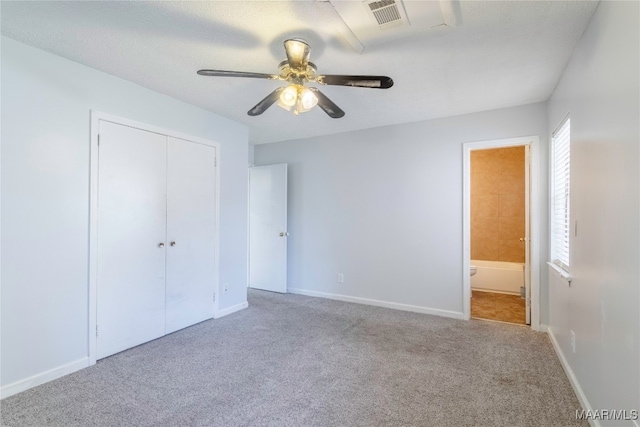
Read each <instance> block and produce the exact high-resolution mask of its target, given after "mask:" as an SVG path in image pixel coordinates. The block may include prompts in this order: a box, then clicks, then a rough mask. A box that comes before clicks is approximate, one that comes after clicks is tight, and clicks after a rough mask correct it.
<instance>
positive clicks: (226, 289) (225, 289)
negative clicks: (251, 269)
mask: <svg viewBox="0 0 640 427" xmlns="http://www.w3.org/2000/svg"><path fill="white" fill-rule="evenodd" d="M227 292H229V284H228V283H225V284H224V293H225V294H226V293H227Z"/></svg>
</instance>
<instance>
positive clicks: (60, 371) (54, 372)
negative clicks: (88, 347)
mask: <svg viewBox="0 0 640 427" xmlns="http://www.w3.org/2000/svg"><path fill="white" fill-rule="evenodd" d="M88 366H89V358H88V357H83V358H82V359H78V360H76V361H75V362H71V363H67V364H66V365H62V366H58V367H57V368H53V369H49V370H48V371H45V372H42V373H40V374H36V375H33V376H31V377H29V378H25V379H23V380H20V381H16V382H14V383H11V384H7V385H5V386H3V387H2V388H1V389H0V398H1V399H4V398H5V397H9V396H13V395H14V394H18V393H20V392H22V391H25V390H28V389H30V388H32V387H35V386H39V385H41V384H44V383H47V382H49V381H53V380H55V379H58V378H60V377H64V376H65V375H69V374H71V373H73V372H76V371H79V370H80V369H84V368H87V367H88Z"/></svg>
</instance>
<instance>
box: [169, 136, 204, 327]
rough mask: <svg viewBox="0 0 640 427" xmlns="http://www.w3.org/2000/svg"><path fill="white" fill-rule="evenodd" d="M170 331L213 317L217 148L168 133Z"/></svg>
mask: <svg viewBox="0 0 640 427" xmlns="http://www.w3.org/2000/svg"><path fill="white" fill-rule="evenodd" d="M167 193H168V203H167V288H166V289H167V293H166V332H167V333H170V332H173V331H176V330H178V329H182V328H184V327H187V326H189V325H193V324H194V323H198V322H201V321H203V320H206V319H210V318H212V317H213V313H214V301H213V296H214V291H215V289H214V287H215V285H216V283H215V277H216V275H215V273H216V272H215V233H216V217H215V213H216V197H215V195H216V149H215V147H210V146H206V145H202V144H197V143H193V142H189V141H184V140H181V139H177V138H172V137H169V140H168V171H167Z"/></svg>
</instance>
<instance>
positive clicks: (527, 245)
mask: <svg viewBox="0 0 640 427" xmlns="http://www.w3.org/2000/svg"><path fill="white" fill-rule="evenodd" d="M530 154H531V146H530V145H525V146H524V159H525V163H524V230H525V236H524V294H525V317H526V323H527V325H530V324H531V215H530V213H529V211H530V209H531V161H530V158H531V155H530Z"/></svg>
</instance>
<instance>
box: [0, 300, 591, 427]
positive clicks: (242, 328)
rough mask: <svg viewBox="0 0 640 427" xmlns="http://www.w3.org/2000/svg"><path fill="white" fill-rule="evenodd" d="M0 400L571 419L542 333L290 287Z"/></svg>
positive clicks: (469, 422)
mask: <svg viewBox="0 0 640 427" xmlns="http://www.w3.org/2000/svg"><path fill="white" fill-rule="evenodd" d="M249 304H250V306H249V308H248V309H246V310H243V311H241V312H238V313H235V314H232V315H230V316H227V317H224V318H222V319H218V320H212V321H207V322H203V323H200V324H198V325H195V326H192V327H190V328H187V329H184V330H182V331H179V332H176V333H174V334H171V335H169V336H166V337H164V338H161V339H158V340H155V341H153V342H150V343H147V344H144V345H141V346H139V347H136V348H133V349H131V350H128V351H125V352H122V353H119V354H117V355H114V356H111V357H109V358H106V359H103V360H100V361H99V362H98V363H97V364H96V365H95V366H93V367H90V368H87V369H84V370H82V371H79V372H76V373H74V374H71V375H68V376H66V377H63V378H60V379H58V380H56V381H52V382H50V383H47V384H44V385H42V386H39V387H36V388H33V389H31V390H27V391H25V392H23V393H20V394H18V395H15V396H12V397H9V398H7V399H4V400H3V401H2V415H1V424H2V425H3V426H438V427H440V426H509V427H514V426H574V425H587V424H586V423H579V422H576V421H575V413H576V412H575V411H576V409H578V408H579V404H578V401H577V399H576V397H575V395H574V393H573V391H572V389H571V386H570V385H569V381H568V380H567V378H566V376H565V374H564V372H563V370H562V367H561V366H560V363H559V362H558V359H557V357H556V355H555V353H554V351H553V348H552V347H551V343H550V342H549V339H548V337H547V336H546V335H545V334H540V333H536V332H532V331H531V330H530V329H529V328H527V327H523V326H512V325H506V324H499V323H492V322H485V321H479V320H472V321H469V322H465V321H461V320H452V319H446V318H440V317H436V316H429V315H423V314H415V313H407V312H401V311H395V310H389V309H384V308H377V307H369V306H364V305H358V304H349V303H343V302H337V301H331V300H326V299H319V298H310V297H304V296H299V295H279V294H272V293H269V292H260V291H250V293H249Z"/></svg>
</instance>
